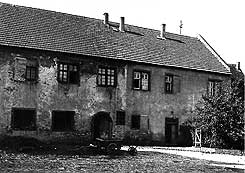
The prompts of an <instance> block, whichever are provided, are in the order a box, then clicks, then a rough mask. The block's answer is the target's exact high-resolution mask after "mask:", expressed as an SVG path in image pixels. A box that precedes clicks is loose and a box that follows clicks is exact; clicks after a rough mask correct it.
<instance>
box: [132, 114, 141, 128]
mask: <svg viewBox="0 0 245 173" xmlns="http://www.w3.org/2000/svg"><path fill="white" fill-rule="evenodd" d="M131 129H140V115H132V117H131Z"/></svg>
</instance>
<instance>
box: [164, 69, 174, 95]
mask: <svg viewBox="0 0 245 173" xmlns="http://www.w3.org/2000/svg"><path fill="white" fill-rule="evenodd" d="M167 77H169V78H170V79H172V81H170V82H167V80H166V78H167ZM167 85H169V87H167ZM167 88H170V89H171V90H167ZM164 91H165V94H173V93H174V75H173V74H170V73H166V74H165V76H164Z"/></svg>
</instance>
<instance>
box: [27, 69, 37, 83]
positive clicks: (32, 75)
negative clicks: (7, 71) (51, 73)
mask: <svg viewBox="0 0 245 173" xmlns="http://www.w3.org/2000/svg"><path fill="white" fill-rule="evenodd" d="M37 71H38V70H37V67H33V66H26V80H28V81H36V80H37V76H38V74H37Z"/></svg>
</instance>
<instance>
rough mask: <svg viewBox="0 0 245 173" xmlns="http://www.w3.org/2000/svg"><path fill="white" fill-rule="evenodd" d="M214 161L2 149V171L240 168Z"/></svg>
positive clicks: (149, 154)
mask: <svg viewBox="0 0 245 173" xmlns="http://www.w3.org/2000/svg"><path fill="white" fill-rule="evenodd" d="M214 165H215V162H211V161H204V160H198V159H192V158H187V157H182V156H177V155H170V154H161V153H152V152H139V153H138V155H137V156H130V155H127V154H123V155H118V156H108V155H95V156H84V155H82V156H79V155H55V154H46V155H40V154H39V155H32V154H23V153H18V154H14V153H5V152H2V151H0V172H3V173H4V172H86V173H87V172H88V173H89V172H91V173H94V172H98V173H99V172H117V173H119V172H132V173H136V172H138V173H139V172H156V173H161V172H195V173H196V172H222V173H223V172H241V173H243V172H244V170H242V169H234V168H225V167H221V166H214Z"/></svg>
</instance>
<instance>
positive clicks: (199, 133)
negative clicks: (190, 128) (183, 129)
mask: <svg viewBox="0 0 245 173" xmlns="http://www.w3.org/2000/svg"><path fill="white" fill-rule="evenodd" d="M195 147H202V131H201V129H195Z"/></svg>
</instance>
